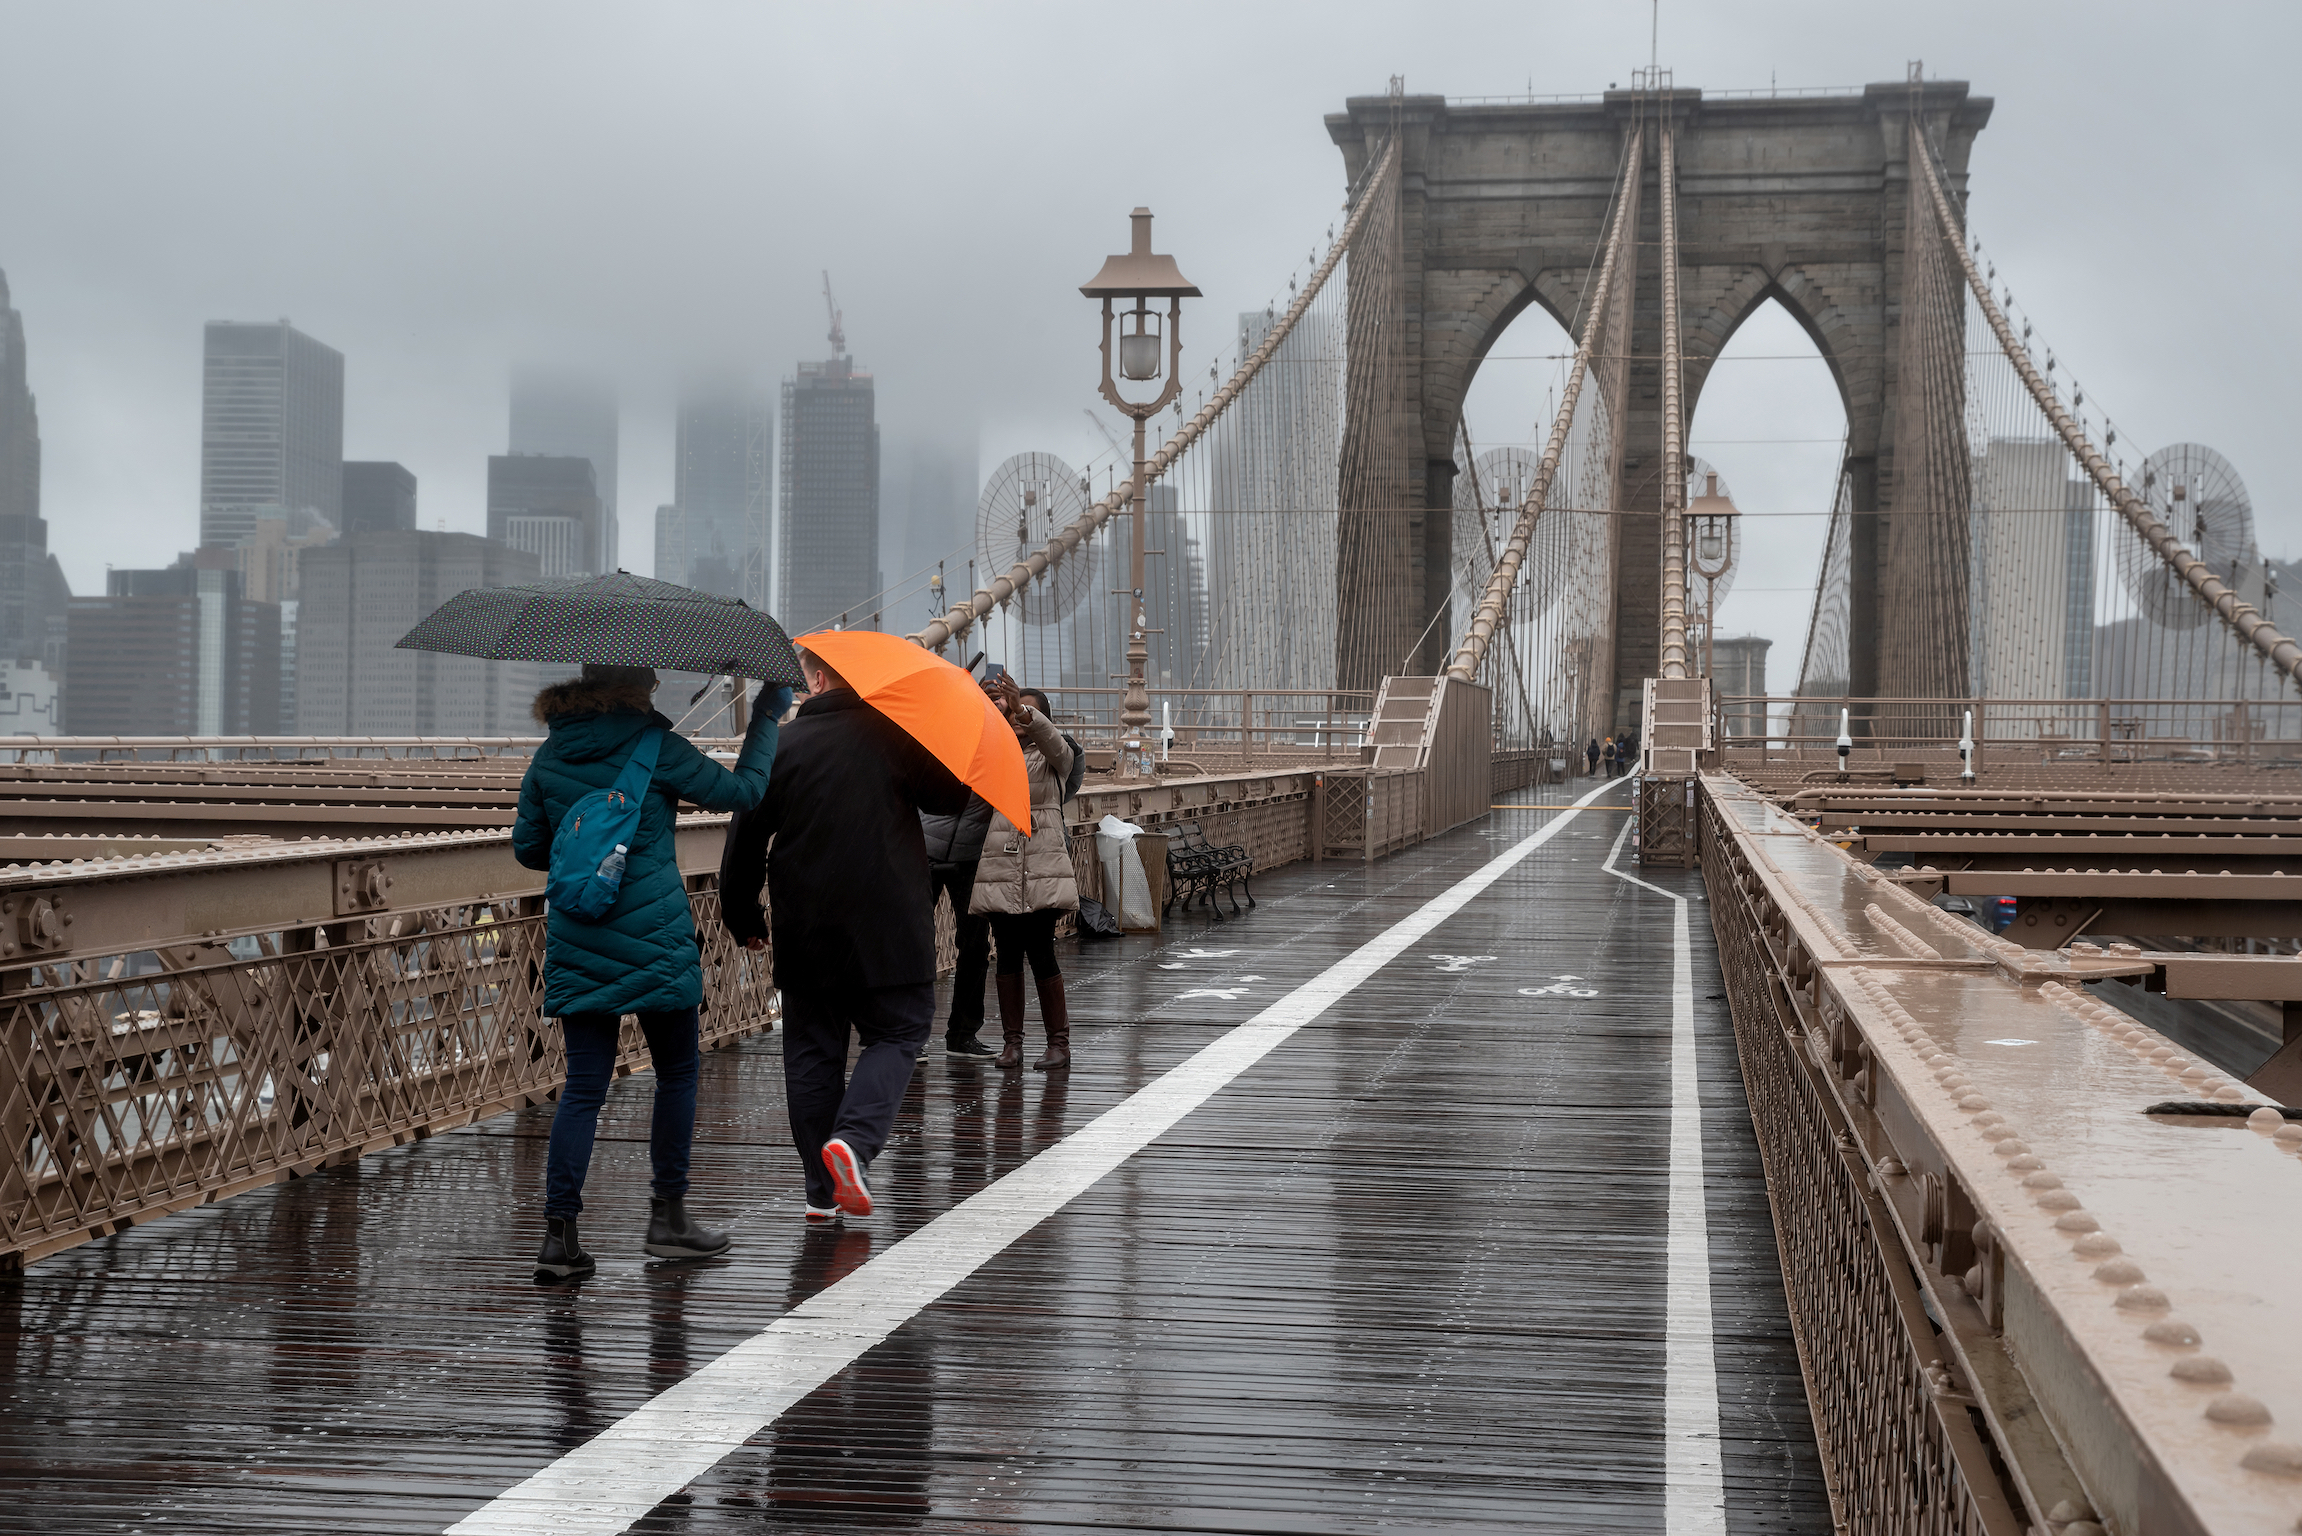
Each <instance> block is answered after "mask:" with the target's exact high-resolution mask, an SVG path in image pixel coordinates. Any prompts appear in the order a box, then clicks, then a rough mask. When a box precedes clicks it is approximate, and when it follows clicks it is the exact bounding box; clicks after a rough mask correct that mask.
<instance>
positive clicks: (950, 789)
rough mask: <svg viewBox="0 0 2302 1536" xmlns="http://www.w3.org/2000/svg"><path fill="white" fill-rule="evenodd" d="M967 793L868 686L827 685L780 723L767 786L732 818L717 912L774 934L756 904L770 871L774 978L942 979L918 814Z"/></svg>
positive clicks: (748, 929) (739, 931)
mask: <svg viewBox="0 0 2302 1536" xmlns="http://www.w3.org/2000/svg"><path fill="white" fill-rule="evenodd" d="M966 804H967V786H966V785H964V784H962V783H961V782H960V781H959V779H958V777H957V776H956V775H954V774H953V773H952V771H951V770H950V769H948V768H946V767H944V766H943V764H942V763H940V762H938V761H936V759H935V757H934V756H933V755H932V754H931V753H929V752H928V750H927V749H926V748H925V747H922V746H921V745H920V744H919V743H918V742H916V741H914V740H912V739H911V737H910V736H909V735H908V734H906V733H905V732H904V730H903V729H902V727H900V726H898V725H897V724H895V722H894V721H892V720H890V719H888V718H887V717H886V716H885V715H883V714H881V713H880V712H879V711H878V710H876V709H873V708H872V707H871V706H870V705H869V704H868V703H866V702H865V701H864V699H863V697H862V696H861V695H860V694H857V693H855V692H854V691H853V690H851V689H846V688H841V689H835V690H833V691H832V692H830V693H823V694H817V695H815V696H814V697H812V698H810V699H809V700H808V701H807V702H806V703H804V704H802V705H800V707H799V713H798V714H797V715H795V716H793V717H792V719H791V720H790V722H789V723H788V724H786V725H785V726H784V727H783V734H782V739H781V740H780V741H778V742H777V744H776V750H775V773H774V776H773V777H771V778H770V779H769V780H768V784H767V794H766V795H765V797H764V798H762V799H761V800H760V802H759V805H758V807H757V809H754V810H751V811H747V812H744V813H743V814H742V815H739V816H737V817H736V818H735V821H734V823H733V824H732V825H731V826H729V828H728V829H727V846H726V849H725V851H724V852H723V853H722V855H721V857H720V866H719V885H720V915H721V919H722V920H723V921H724V922H725V923H726V924H727V927H728V931H729V932H730V933H732V934H734V935H735V936H736V938H737V939H739V940H743V941H746V942H748V941H749V940H751V939H754V938H765V937H771V935H770V934H769V932H768V927H769V919H768V917H767V915H766V914H764V913H762V912H761V911H760V906H759V890H760V885H761V875H762V874H763V873H764V874H765V876H766V885H767V894H768V906H769V908H770V910H771V911H772V912H773V914H774V916H773V926H774V932H773V934H772V938H773V940H774V943H775V984H776V985H777V986H779V987H784V988H800V989H818V988H824V987H834V986H836V987H842V988H846V987H893V986H902V985H905V984H909V983H917V982H923V981H924V982H932V981H933V980H934V979H935V913H934V908H933V907H932V906H931V905H930V903H931V901H932V898H933V892H932V891H931V890H930V889H929V886H928V879H927V845H926V841H925V839H924V838H922V837H921V835H920V830H919V813H920V812H922V811H926V812H929V813H931V814H937V815H945V816H950V815H956V814H958V812H959V811H960V810H961V809H963V808H964V807H965V806H966ZM771 839H772V840H773V847H772V849H771V848H770V840H771Z"/></svg>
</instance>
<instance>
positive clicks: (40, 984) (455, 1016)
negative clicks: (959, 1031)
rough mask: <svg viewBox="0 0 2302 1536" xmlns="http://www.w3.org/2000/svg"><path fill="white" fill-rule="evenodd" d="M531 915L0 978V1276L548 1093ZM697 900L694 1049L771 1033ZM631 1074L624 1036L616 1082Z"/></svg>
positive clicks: (507, 913) (550, 1078)
mask: <svg viewBox="0 0 2302 1536" xmlns="http://www.w3.org/2000/svg"><path fill="white" fill-rule="evenodd" d="M541 905H542V904H541V902H540V901H539V900H537V899H536V898H533V897H522V898H513V899H510V900H507V901H499V902H483V903H476V904H472V905H467V906H463V907H457V908H444V909H436V910H434V911H431V912H427V913H422V914H417V913H407V914H396V915H393V916H391V917H387V918H374V919H356V920H353V921H349V922H344V923H334V924H325V925H319V926H316V927H311V928H305V929H301V930H292V931H285V932H282V933H278V934H259V935H254V936H250V937H247V938H244V939H242V940H239V941H236V942H234V943H232V944H230V945H225V944H217V943H210V942H201V941H196V940H195V941H187V942H184V943H181V944H177V945H172V946H168V947H164V948H162V949H159V950H156V951H150V952H146V953H144V954H142V955H138V956H133V957H132V956H128V955H113V956H109V957H105V958H101V959H91V960H79V961H75V960H70V959H63V960H58V961H56V962H54V963H52V964H48V965H44V966H37V967H32V968H29V969H24V970H15V971H9V972H6V973H4V974H0V983H4V984H5V986H6V988H7V990H6V992H5V993H0V1137H4V1145H5V1148H6V1154H7V1155H6V1157H5V1158H4V1159H0V1266H20V1265H22V1264H24V1263H26V1262H29V1261H30V1260H33V1259H37V1258H39V1257H40V1256H41V1255H43V1254H46V1253H52V1252H54V1251H56V1250H57V1249H59V1248H65V1247H69V1246H71V1245H72V1244H75V1243H79V1242H84V1241H87V1240H88V1239H90V1238H93V1237H102V1236H106V1235H109V1234H111V1233H114V1232H119V1231H123V1230H125V1229H126V1228H127V1227H129V1226H131V1225H133V1224H135V1223H137V1222H139V1221H144V1220H148V1219H150V1218H152V1217H154V1216H160V1215H165V1214H167V1213H169V1212H171V1211H177V1210H182V1209H186V1208H188V1207H191V1206H195V1205H201V1204H205V1203H207V1202H208V1201H210V1200H215V1199H219V1198H222V1197H224V1196H226V1195H230V1194H234V1193H237V1192H239V1191H241V1190H244V1189H250V1188H254V1187H256V1186H258V1185H262V1184H268V1183H271V1182H274V1181H276V1180H279V1179H282V1178H287V1177H291V1176H294V1175H296V1174H300V1173H307V1172H310V1171H312V1170H313V1169H316V1168H319V1167H322V1166H325V1165H328V1164H331V1163H336V1162H343V1161H349V1160H352V1159H356V1158H358V1157H359V1156H360V1155H361V1154H363V1153H365V1152H370V1151H376V1150H379V1149H381V1148H384V1147H388V1146H392V1145H395V1144H398V1143H404V1142H408V1141H412V1140H416V1139H419V1138H422V1137H425V1136H430V1135H434V1134H436V1133H438V1132H441V1131H445V1130H452V1129H454V1128H456V1127H458V1126H462V1125H466V1124H469V1123H471V1122H472V1121H474V1120H477V1119H480V1118H482V1117H484V1116H487V1115H491V1114H495V1113H497V1112H499V1111H502V1110H506V1109H513V1108H518V1107H519V1106H521V1105H524V1104H531V1103H535V1102H538V1101H540V1100H542V1099H544V1098H547V1097H549V1096H550V1095H551V1094H552V1093H553V1092H555V1091H556V1090H557V1088H558V1087H559V1085H560V1082H561V1081H562V1079H563V1078H564V1076H565V1073H566V1060H565V1052H564V1048H563V1046H562V1042H561V1037H560V1032H559V1031H558V1030H557V1029H556V1028H553V1027H551V1026H550V1025H549V1023H548V1022H547V1021H546V1020H545V1019H544V1018H543V1016H542V1001H543V999H542V988H543V922H544V919H543V916H542V913H541ZM692 905H693V908H694V915H695V924H696V929H697V932H698V933H699V934H701V935H703V938H704V943H703V954H702V960H703V970H704V989H705V997H704V1008H703V1015H702V1025H703V1039H704V1043H705V1044H706V1045H707V1046H712V1045H722V1044H726V1043H729V1042H731V1041H734V1040H736V1039H739V1038H741V1037H743V1036H745V1035H748V1034H752V1033H755V1032H757V1031H759V1030H761V1029H764V1028H769V1027H772V1024H773V1021H774V1019H775V1017H776V1013H777V1006H776V997H775V993H774V990H773V988H772V987H771V986H770V985H769V983H768V981H767V974H768V971H767V959H768V957H767V956H766V955H765V954H764V953H763V954H753V953H750V952H747V951H745V950H743V949H741V948H739V947H738V946H736V945H735V943H734V942H733V940H731V939H730V938H729V937H728V935H727V932H726V930H725V929H724V928H722V927H721V925H720V923H719V898H718V895H717V893H716V892H714V891H711V890H708V889H707V890H699V891H697V892H695V893H694V895H693V897H692ZM132 961H135V962H140V965H139V968H137V969H133V970H132V969H131V968H130V966H131V962H132ZM154 962H156V964H154ZM645 1058H646V1046H645V1043H644V1041H643V1040H642V1039H641V1037H640V1034H639V1031H638V1029H637V1027H636V1026H635V1025H633V1024H630V1023H627V1024H626V1026H625V1030H624V1039H623V1042H622V1051H621V1056H620V1066H619V1069H620V1070H624V1071H629V1070H631V1069H632V1068H634V1067H636V1066H639V1065H642V1064H644V1061H645Z"/></svg>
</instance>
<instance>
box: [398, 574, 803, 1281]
mask: <svg viewBox="0 0 2302 1536" xmlns="http://www.w3.org/2000/svg"><path fill="white" fill-rule="evenodd" d="M399 645H400V647H401V648H402V649H405V650H414V651H444V652H446V653H448V654H450V655H455V656H481V657H487V658H490V659H493V660H517V661H551V662H561V663H580V664H581V665H582V667H583V675H582V676H581V677H580V678H577V679H576V680H574V681H571V682H565V683H559V684H555V685H553V686H552V687H549V688H546V689H544V690H543V692H541V693H539V694H537V695H536V702H535V715H536V718H537V719H538V720H540V721H542V722H543V724H544V727H545V729H546V730H548V731H549V732H550V735H549V737H548V738H547V739H546V740H545V742H544V744H543V746H542V747H540V748H538V749H537V751H536V754H535V756H534V758H533V759H531V760H530V762H529V764H528V771H527V774H526V776H525V777H524V778H522V779H521V781H520V804H519V817H518V819H517V821H516V822H515V823H514V825H513V827H512V854H513V856H514V857H515V858H517V859H518V860H519V861H520V862H521V863H522V864H524V865H526V866H527V867H528V868H530V869H541V870H549V871H550V872H551V879H550V882H549V883H548V884H547V885H546V887H545V890H546V900H547V901H548V903H549V914H548V916H547V918H546V920H545V928H544V1012H545V1013H546V1015H548V1016H550V1017H554V1018H557V1019H558V1020H559V1021H560V1033H561V1035H562V1037H563V1038H564V1039H565V1041H566V1043H567V1082H566V1084H565V1086H564V1087H563V1088H562V1089H561V1091H560V1101H559V1110H558V1112H557V1113H556V1114H555V1115H554V1116H553V1117H552V1133H551V1144H550V1151H549V1153H548V1155H547V1158H546V1172H545V1185H544V1243H543V1248H542V1251H541V1252H539V1253H538V1254H537V1255H536V1278H537V1279H539V1280H544V1279H580V1278H581V1277H583V1276H585V1275H588V1274H590V1273H592V1272H593V1270H594V1269H595V1268H596V1267H597V1265H596V1262H595V1261H594V1260H593V1258H592V1256H591V1255H590V1254H589V1253H586V1252H585V1251H584V1247H583V1243H582V1242H581V1240H580V1239H579V1238H578V1236H577V1233H576V1218H577V1215H578V1213H579V1212H580V1211H581V1210H582V1209H583V1186H584V1176H585V1174H586V1173H588V1172H589V1171H590V1168H591V1152H592V1141H593V1133H594V1131H595V1129H596V1127H597V1126H598V1123H599V1108H600V1103H601V1101H602V1100H603V1099H604V1098H605V1097H606V1095H607V1086H608V1082H609V1080H610V1078H612V1077H613V1075H614V1072H615V1062H616V1054H617V1040H618V1036H619V1034H620V1032H621V1031H620V1025H621V1019H622V1016H623V1015H624V1014H627V1013H636V1014H638V1015H639V1023H640V1031H641V1033H642V1034H643V1035H645V1036H646V1038H647V1047H648V1056H649V1058H650V1061H651V1063H652V1065H653V1067H654V1070H655V1109H654V1117H653V1120H652V1122H651V1125H650V1130H649V1137H648V1151H649V1156H650V1160H651V1162H652V1163H653V1166H654V1175H655V1177H654V1185H653V1199H652V1200H651V1201H650V1205H649V1212H648V1226H647V1237H646V1239H645V1243H644V1246H645V1248H646V1249H647V1251H648V1252H649V1253H650V1254H653V1255H655V1256H656V1257H658V1258H669V1259H690V1258H701V1257H705V1256H708V1255H710V1254H715V1253H721V1252H724V1251H725V1250H726V1249H727V1247H728V1246H729V1240H728V1236H727V1234H726V1233H724V1232H715V1231H712V1230H711V1229H709V1228H707V1227H702V1226H699V1225H697V1224H696V1222H695V1221H694V1220H693V1219H692V1218H691V1217H690V1216H689V1215H688V1211H687V1187H688V1158H689V1152H690V1149H691V1147H692V1145H693V1142H694V1137H695V1084H696V1075H697V1066H696V1045H697V1032H696V1010H697V1009H698V1008H699V1007H700V1006H701V1005H702V1002H703V972H702V966H701V964H700V963H699V954H698V950H697V947H696V939H695V922H694V919H693V917H692V916H691V915H690V912H689V908H688V899H687V882H686V881H685V880H684V879H683V878H682V877H681V875H680V871H679V861H678V859H677V857H676V850H675V848H674V846H673V832H674V826H675V815H676V811H677V808H678V805H679V802H680V801H682V800H687V801H690V802H692V803H694V804H696V805H699V806H702V807H703V808H704V809H705V810H711V811H741V810H746V809H748V808H750V807H751V806H754V805H757V804H758V803H759V798H760V796H761V795H762V794H764V793H765V792H766V789H767V784H768V770H769V767H770V766H771V765H772V763H773V762H774V759H775V747H776V734H777V725H776V720H777V717H778V716H779V715H781V714H782V713H783V711H784V710H785V709H787V708H788V707H789V706H790V703H791V685H792V684H794V683H797V682H798V681H799V680H800V676H799V658H798V657H797V656H796V655H795V654H793V652H792V648H791V639H790V637H789V636H787V635H785V634H784V632H783V627H782V626H781V625H779V624H777V623H776V622H775V620H774V619H772V618H770V617H768V616H767V615H766V614H764V613H761V612H760V611H759V610H758V609H756V608H753V607H752V606H751V605H750V604H748V603H746V602H744V601H742V600H741V599H740V598H733V597H720V596H715V595H714V594H712V593H709V592H698V591H696V590H694V589H693V588H691V587H682V586H677V585H675V584H673V583H671V582H668V581H656V580H654V579H652V578H650V577H646V576H634V575H632V574H631V573H630V572H628V571H617V572H615V573H613V574H612V575H607V576H599V577H594V578H593V579H591V580H589V581H554V582H542V583H533V584H529V585H526V586H516V587H484V588H475V589H474V590H472V591H468V592H459V593H457V594H456V595H455V596H454V597H451V598H449V599H448V600H447V601H446V602H444V603H442V604H441V605H440V606H439V607H438V608H436V609H434V610H433V611H432V612H431V613H430V614H428V615H426V616H425V618H424V620H423V622H422V623H420V624H418V625H417V626H416V627H415V628H414V629H411V630H409V631H408V632H407V633H406V634H405V635H402V636H401V637H400V640H399ZM657 667H675V668H678V669H679V670H681V671H687V672H704V673H710V674H715V675H716V674H720V673H725V674H728V675H729V676H731V677H734V676H741V677H751V678H757V679H759V681H760V682H761V683H763V684H765V685H766V686H765V689H764V691H763V692H762V694H761V696H760V700H759V712H758V714H757V715H755V716H754V717H753V719H752V722H751V729H750V731H749V732H748V733H747V734H746V735H745V737H744V739H743V746H742V749H741V750H740V751H739V752H738V753H737V754H736V760H735V766H734V767H733V768H722V767H720V766H719V765H718V764H717V763H715V762H713V761H712V760H711V759H710V758H708V757H706V756H704V755H703V753H701V752H699V751H697V750H696V748H695V747H694V745H693V744H691V743H690V742H689V741H688V740H687V739H686V738H685V737H683V736H681V735H679V734H678V733H677V732H676V731H674V730H673V729H672V723H671V721H669V720H668V719H666V718H664V717H663V716H662V715H660V714H657V713H656V712H655V708H654V704H653V695H654V692H655V686H656V674H655V668H657ZM707 686H708V685H707ZM697 697H698V698H700V697H702V695H701V694H700V693H699V694H698V695H697ZM689 702H691V703H692V702H694V701H693V700H690V701H689ZM563 866H564V867H563Z"/></svg>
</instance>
